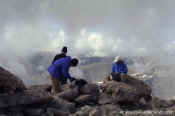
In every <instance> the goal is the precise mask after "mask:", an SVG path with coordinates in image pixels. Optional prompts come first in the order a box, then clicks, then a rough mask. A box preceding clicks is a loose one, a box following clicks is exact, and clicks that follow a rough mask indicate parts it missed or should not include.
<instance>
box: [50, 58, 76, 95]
mask: <svg viewBox="0 0 175 116" xmlns="http://www.w3.org/2000/svg"><path fill="white" fill-rule="evenodd" d="M77 65H78V59H76V58H73V59H71V57H70V56H66V57H65V58H61V59H58V60H56V61H55V62H54V63H53V64H52V65H51V66H49V68H48V72H49V73H50V75H51V80H52V94H53V95H55V94H57V93H59V92H61V84H62V80H65V79H64V78H66V79H67V78H68V79H69V80H70V81H71V82H72V81H74V80H75V78H73V77H71V76H70V74H69V69H70V67H75V66H77Z"/></svg>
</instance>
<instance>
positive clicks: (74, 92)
mask: <svg viewBox="0 0 175 116" xmlns="http://www.w3.org/2000/svg"><path fill="white" fill-rule="evenodd" d="M56 96H57V97H60V98H62V99H65V100H67V101H73V100H74V99H76V98H77V97H78V96H79V89H78V87H75V88H73V89H68V90H65V91H63V92H60V93H58V94H57V95H56Z"/></svg>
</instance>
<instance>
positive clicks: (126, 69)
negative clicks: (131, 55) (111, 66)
mask: <svg viewBox="0 0 175 116" xmlns="http://www.w3.org/2000/svg"><path fill="white" fill-rule="evenodd" d="M123 73H125V74H127V73H128V68H127V65H126V64H123Z"/></svg>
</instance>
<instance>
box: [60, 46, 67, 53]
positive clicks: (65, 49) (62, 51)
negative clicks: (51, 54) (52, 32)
mask: <svg viewBox="0 0 175 116" xmlns="http://www.w3.org/2000/svg"><path fill="white" fill-rule="evenodd" d="M61 53H64V54H67V47H66V46H64V47H63V48H62V50H61Z"/></svg>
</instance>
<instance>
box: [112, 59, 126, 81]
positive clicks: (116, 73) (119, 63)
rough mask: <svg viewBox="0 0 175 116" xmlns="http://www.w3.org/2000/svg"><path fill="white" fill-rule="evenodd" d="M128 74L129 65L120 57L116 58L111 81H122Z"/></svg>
mask: <svg viewBox="0 0 175 116" xmlns="http://www.w3.org/2000/svg"><path fill="white" fill-rule="evenodd" d="M127 72H128V68H127V65H126V64H125V63H124V61H123V60H121V58H120V57H119V56H117V57H115V60H114V63H113V65H112V73H111V80H115V81H121V79H122V77H123V75H126V74H127Z"/></svg>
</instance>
